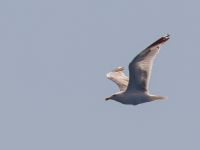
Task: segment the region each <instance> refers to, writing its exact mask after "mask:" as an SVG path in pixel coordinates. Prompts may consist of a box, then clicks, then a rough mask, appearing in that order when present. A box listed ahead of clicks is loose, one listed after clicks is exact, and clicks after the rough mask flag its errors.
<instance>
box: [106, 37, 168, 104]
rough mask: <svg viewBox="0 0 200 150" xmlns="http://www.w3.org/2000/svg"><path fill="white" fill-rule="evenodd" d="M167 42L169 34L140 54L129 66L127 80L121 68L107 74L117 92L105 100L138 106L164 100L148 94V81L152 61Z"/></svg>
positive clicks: (161, 97)
mask: <svg viewBox="0 0 200 150" xmlns="http://www.w3.org/2000/svg"><path fill="white" fill-rule="evenodd" d="M167 40H169V34H167V35H166V36H163V37H161V38H159V39H158V40H157V41H155V42H154V43H152V44H151V45H150V46H148V47H147V48H145V49H144V50H143V51H142V52H140V53H139V54H138V55H137V56H136V57H135V58H134V59H133V60H132V61H131V62H130V64H129V78H128V77H127V76H126V75H125V74H124V72H123V71H124V68H123V67H117V68H115V69H114V70H112V71H111V72H109V73H107V74H106V76H107V78H108V79H110V80H111V81H113V82H114V83H116V84H117V86H118V87H119V92H117V93H115V94H113V95H111V96H110V97H107V98H106V99H105V100H115V101H117V102H120V103H122V104H130V105H138V104H142V103H146V102H151V101H154V100H161V99H165V97H163V96H156V95H152V94H149V80H150V76H151V70H152V65H153V62H154V59H155V57H156V55H157V54H158V53H159V49H160V46H161V45H162V44H164V43H165V42H166V41H167Z"/></svg>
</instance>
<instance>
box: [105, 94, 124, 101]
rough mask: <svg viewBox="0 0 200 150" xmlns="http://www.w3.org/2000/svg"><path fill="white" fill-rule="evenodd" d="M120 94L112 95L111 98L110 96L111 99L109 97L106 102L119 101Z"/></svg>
mask: <svg viewBox="0 0 200 150" xmlns="http://www.w3.org/2000/svg"><path fill="white" fill-rule="evenodd" d="M119 97H120V96H119V94H113V95H111V96H109V97H107V98H105V100H106V101H107V100H117V99H119Z"/></svg>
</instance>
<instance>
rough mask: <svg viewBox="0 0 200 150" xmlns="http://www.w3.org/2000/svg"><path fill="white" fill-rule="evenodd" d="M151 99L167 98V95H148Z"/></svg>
mask: <svg viewBox="0 0 200 150" xmlns="http://www.w3.org/2000/svg"><path fill="white" fill-rule="evenodd" d="M149 96H150V98H151V100H152V101H154V100H162V99H167V97H164V96H157V95H149Z"/></svg>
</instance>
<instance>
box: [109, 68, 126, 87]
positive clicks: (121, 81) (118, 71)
mask: <svg viewBox="0 0 200 150" xmlns="http://www.w3.org/2000/svg"><path fill="white" fill-rule="evenodd" d="M123 70H124V68H122V67H117V68H115V69H114V70H112V71H111V72H109V73H107V74H106V76H107V78H108V79H110V80H112V81H113V82H115V83H116V84H117V85H118V87H119V89H120V91H125V90H126V89H127V86H128V77H127V76H126V75H125V74H124V72H123Z"/></svg>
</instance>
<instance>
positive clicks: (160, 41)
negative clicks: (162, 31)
mask: <svg viewBox="0 0 200 150" xmlns="http://www.w3.org/2000/svg"><path fill="white" fill-rule="evenodd" d="M169 39H170V35H169V34H167V35H165V36H162V37H161V38H159V39H158V40H157V41H155V42H154V43H152V44H151V45H150V46H148V48H150V47H153V46H156V45H159V44H162V43H165V42H166V41H167V40H169Z"/></svg>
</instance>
